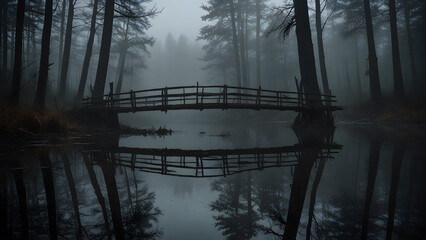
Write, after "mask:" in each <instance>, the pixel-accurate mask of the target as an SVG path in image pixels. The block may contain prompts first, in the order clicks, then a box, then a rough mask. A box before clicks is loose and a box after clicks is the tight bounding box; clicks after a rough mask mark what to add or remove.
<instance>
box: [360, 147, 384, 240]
mask: <svg viewBox="0 0 426 240" xmlns="http://www.w3.org/2000/svg"><path fill="white" fill-rule="evenodd" d="M381 145H382V142H381V141H380V140H378V139H373V140H371V142H370V153H369V159H368V175H367V177H368V179H367V190H366V193H365V201H364V211H363V215H362V229H361V239H363V240H365V239H367V233H368V222H369V221H368V219H369V217H370V207H371V201H372V200H373V193H374V184H375V182H376V176H377V169H378V167H379V158H380V147H381Z"/></svg>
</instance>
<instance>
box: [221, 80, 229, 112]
mask: <svg viewBox="0 0 426 240" xmlns="http://www.w3.org/2000/svg"><path fill="white" fill-rule="evenodd" d="M224 109H228V85H226V84H225V85H223V107H222V110H224Z"/></svg>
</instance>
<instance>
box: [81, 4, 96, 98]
mask: <svg viewBox="0 0 426 240" xmlns="http://www.w3.org/2000/svg"><path fill="white" fill-rule="evenodd" d="M98 2H99V0H94V1H93V12H92V20H91V22H90V33H89V39H88V40H87V46H86V53H85V54H84V61H83V69H82V70H81V77H80V82H79V84H78V91H77V97H76V100H77V101H80V99H81V98H82V97H83V94H84V89H85V87H86V82H87V74H88V73H89V66H90V59H91V58H92V50H93V42H94V39H95V33H96V16H97V13H98Z"/></svg>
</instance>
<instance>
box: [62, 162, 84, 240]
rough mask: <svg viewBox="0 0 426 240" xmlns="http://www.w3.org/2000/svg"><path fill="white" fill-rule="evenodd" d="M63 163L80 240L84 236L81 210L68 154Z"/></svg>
mask: <svg viewBox="0 0 426 240" xmlns="http://www.w3.org/2000/svg"><path fill="white" fill-rule="evenodd" d="M62 161H63V163H64V171H65V175H66V177H67V183H68V187H69V189H70V193H71V200H72V205H73V208H74V214H75V219H76V222H77V238H79V239H80V238H81V236H82V235H81V233H82V226H81V218H80V210H79V209H78V198H77V191H76V189H75V183H74V178H73V176H72V172H71V167H70V162H69V160H68V156H67V155H66V154H62Z"/></svg>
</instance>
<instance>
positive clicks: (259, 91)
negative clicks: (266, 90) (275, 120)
mask: <svg viewBox="0 0 426 240" xmlns="http://www.w3.org/2000/svg"><path fill="white" fill-rule="evenodd" d="M261 93H262V87H261V86H260V85H259V89H257V98H256V105H257V110H260V102H261V101H262V100H261Z"/></svg>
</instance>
